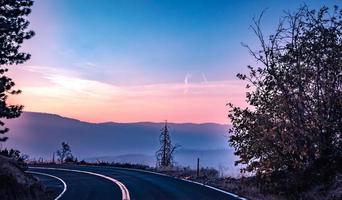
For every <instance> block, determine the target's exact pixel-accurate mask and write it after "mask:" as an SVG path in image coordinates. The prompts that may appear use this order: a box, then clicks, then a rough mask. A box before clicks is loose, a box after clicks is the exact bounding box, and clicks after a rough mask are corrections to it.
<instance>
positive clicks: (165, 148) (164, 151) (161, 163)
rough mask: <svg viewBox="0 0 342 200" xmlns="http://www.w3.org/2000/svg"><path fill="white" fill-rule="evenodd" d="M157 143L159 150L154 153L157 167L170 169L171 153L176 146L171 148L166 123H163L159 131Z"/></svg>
mask: <svg viewBox="0 0 342 200" xmlns="http://www.w3.org/2000/svg"><path fill="white" fill-rule="evenodd" d="M159 141H160V148H159V150H158V151H157V152H156V157H157V166H158V167H161V168H165V167H171V166H172V165H173V153H174V151H175V150H176V148H177V146H173V145H172V143H171V139H170V134H169V130H168V126H167V122H165V126H164V128H163V129H162V130H161V134H160V137H159Z"/></svg>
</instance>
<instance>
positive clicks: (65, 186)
mask: <svg viewBox="0 0 342 200" xmlns="http://www.w3.org/2000/svg"><path fill="white" fill-rule="evenodd" d="M26 172H27V173H31V174H39V175H43V176H49V177H52V178H55V179H57V180H59V181H60V182H62V183H63V191H62V192H61V193H60V194H59V195H58V196H57V197H56V198H55V200H58V199H59V198H61V197H62V195H63V194H64V192H65V191H66V190H67V184H66V183H65V182H64V181H63V179H61V178H59V177H57V176H54V175H51V174H46V173H41V172H34V171H26Z"/></svg>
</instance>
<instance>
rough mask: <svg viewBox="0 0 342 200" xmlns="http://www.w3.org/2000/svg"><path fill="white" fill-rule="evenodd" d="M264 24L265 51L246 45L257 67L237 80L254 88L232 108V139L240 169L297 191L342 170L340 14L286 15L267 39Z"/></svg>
mask: <svg viewBox="0 0 342 200" xmlns="http://www.w3.org/2000/svg"><path fill="white" fill-rule="evenodd" d="M260 19H261V16H260V18H259V19H254V25H253V26H252V29H253V30H254V32H255V34H256V35H257V37H258V38H259V40H260V42H261V50H258V51H253V50H251V48H249V47H248V46H246V47H247V48H248V49H249V51H250V53H251V54H252V56H254V58H255V59H256V60H257V61H258V64H257V66H256V67H251V66H248V68H249V69H250V74H247V75H244V74H238V75H237V76H238V78H240V79H242V80H247V81H248V82H249V83H248V85H247V88H249V87H251V89H252V91H251V92H248V93H247V95H246V98H247V102H248V103H249V104H250V107H249V108H239V107H234V106H233V105H232V104H229V105H230V107H231V109H230V113H229V118H230V120H231V122H232V125H233V128H232V129H230V133H231V134H232V135H231V137H230V140H229V142H230V144H231V145H232V146H233V147H234V148H235V154H236V155H238V156H239V160H238V161H236V164H243V166H244V168H243V169H242V171H244V172H253V173H256V175H257V177H259V178H261V180H263V181H264V183H267V182H268V183H270V185H269V186H270V187H273V188H274V186H279V187H288V188H285V189H289V188H292V189H293V188H294V189H295V190H296V191H299V190H301V189H304V188H305V187H307V186H308V185H310V184H311V183H312V182H314V181H322V180H329V178H331V177H332V176H334V174H335V173H337V172H338V171H339V172H341V169H342V168H341V166H342V163H341V159H342V154H341V152H342V138H341V129H342V10H340V9H339V8H338V7H334V9H333V12H329V10H328V8H326V7H323V8H321V9H320V10H319V11H318V12H317V11H314V10H312V11H311V10H309V9H308V8H307V7H306V6H304V7H301V8H300V9H299V10H298V11H297V12H296V13H293V14H292V13H289V12H286V16H285V17H283V18H282V20H281V22H280V24H279V26H278V29H277V31H276V33H275V34H274V35H271V36H270V37H269V38H268V39H265V38H264V36H263V34H262V31H261V27H260ZM266 185H267V184H266Z"/></svg>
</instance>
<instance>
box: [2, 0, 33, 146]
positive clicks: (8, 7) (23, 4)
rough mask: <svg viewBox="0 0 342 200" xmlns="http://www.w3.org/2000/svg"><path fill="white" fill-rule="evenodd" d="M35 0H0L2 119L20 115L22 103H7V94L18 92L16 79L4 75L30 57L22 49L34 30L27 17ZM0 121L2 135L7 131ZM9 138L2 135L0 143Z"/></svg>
mask: <svg viewBox="0 0 342 200" xmlns="http://www.w3.org/2000/svg"><path fill="white" fill-rule="evenodd" d="M32 5H33V1H32V0H1V1H0V119H2V118H6V119H10V118H16V117H19V116H20V114H21V111H22V109H23V106H22V105H8V104H7V98H8V95H15V94H19V93H20V90H14V89H13V86H14V82H13V80H12V79H11V78H9V77H7V76H5V73H6V72H7V71H8V69H7V67H8V66H9V65H14V64H21V63H24V62H25V61H27V60H28V59H29V58H30V54H27V53H23V52H20V51H19V50H20V47H21V44H22V43H23V41H24V40H27V39H30V38H31V37H32V36H33V35H34V32H33V31H28V30H27V28H28V25H29V21H28V20H27V19H26V18H25V16H27V15H28V14H30V13H31V9H30V7H31V6H32ZM4 125H5V124H4V122H3V121H0V134H5V133H6V132H8V128H6V127H4ZM6 140H7V137H0V142H3V141H6Z"/></svg>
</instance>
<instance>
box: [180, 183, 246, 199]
mask: <svg viewBox="0 0 342 200" xmlns="http://www.w3.org/2000/svg"><path fill="white" fill-rule="evenodd" d="M181 180H183V181H186V182H190V183H194V184H197V185H202V186H204V187H207V188H210V189H213V190H216V191H218V192H222V193H225V194H228V195H230V196H233V197H235V198H237V199H240V200H248V199H246V198H244V197H240V196H239V195H237V194H234V193H230V192H227V191H224V190H221V189H219V188H216V187H213V186H210V185H206V184H203V183H199V182H196V181H191V180H187V179H183V178H182V179H181Z"/></svg>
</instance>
